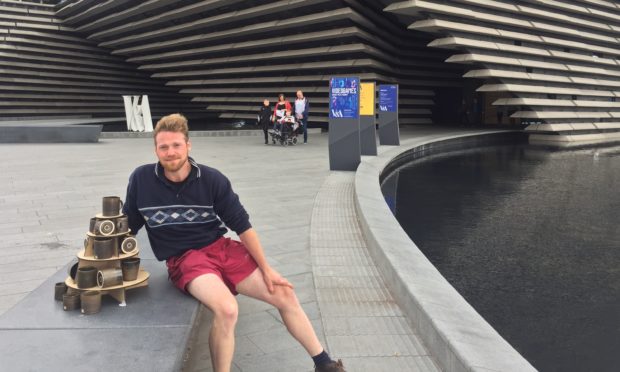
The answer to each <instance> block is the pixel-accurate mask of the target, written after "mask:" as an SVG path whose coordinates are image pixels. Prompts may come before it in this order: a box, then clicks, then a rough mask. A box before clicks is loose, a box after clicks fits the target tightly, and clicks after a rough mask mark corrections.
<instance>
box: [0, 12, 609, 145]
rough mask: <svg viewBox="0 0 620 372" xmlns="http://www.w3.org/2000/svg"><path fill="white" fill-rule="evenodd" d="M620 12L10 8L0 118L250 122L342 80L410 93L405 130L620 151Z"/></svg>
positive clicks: (321, 108)
mask: <svg viewBox="0 0 620 372" xmlns="http://www.w3.org/2000/svg"><path fill="white" fill-rule="evenodd" d="M619 37H620V5H618V4H616V3H615V2H611V1H606V0H581V1H577V0H573V1H555V0H520V1H500V0H488V1H487V0H485V1H481V0H455V1H418V0H408V1H390V0H382V1H370V0H281V1H274V0H262V1H261V0H253V1H249V0H226V1H216V0H212V1H198V0H194V1H190V0H150V1H143V2H135V1H127V0H109V1H97V0H66V1H53V0H50V1H41V2H34V1H32V2H30V1H16V0H1V1H0V49H1V51H0V59H1V60H2V68H1V69H0V84H1V85H0V115H1V116H2V117H40V116H43V117H47V116H52V115H57V116H59V115H67V114H68V113H69V112H70V113H71V114H83V115H91V116H95V117H122V116H123V104H122V100H121V98H120V95H122V94H129V93H130V94H149V95H150V97H153V98H151V107H152V110H153V112H154V114H153V116H154V117H157V116H158V115H159V114H163V113H167V112H170V111H182V112H184V113H187V114H189V115H190V116H191V115H192V114H194V115H196V116H200V115H202V116H204V117H207V116H209V117H210V119H209V120H222V121H223V120H254V119H255V117H256V112H257V110H258V108H259V105H260V104H261V102H262V100H263V99H264V98H269V99H271V100H275V97H276V96H277V94H278V93H284V94H286V95H287V96H288V97H289V98H291V99H292V98H293V95H294V93H295V91H296V90H298V89H301V90H303V91H304V92H305V94H306V96H307V97H309V99H310V100H311V102H312V105H311V113H310V122H311V123H313V124H314V125H326V122H327V112H328V79H329V77H330V76H333V75H345V74H346V75H352V76H359V77H360V78H361V79H362V80H366V81H375V82H377V83H396V84H399V85H400V111H399V112H400V115H401V120H400V122H401V124H404V125H408V124H431V123H435V124H455V123H459V122H460V123H461V124H503V125H510V124H512V125H515V126H518V125H523V126H525V127H526V130H527V131H529V132H531V133H532V134H533V135H532V138H534V139H536V138H540V137H541V136H543V137H544V138H546V139H551V140H555V141H573V140H575V139H584V140H599V139H614V138H620V120H618V117H620V102H616V99H617V98H618V97H620V89H619V87H620V59H619V58H620V57H619V56H620V45H619V41H620V39H619Z"/></svg>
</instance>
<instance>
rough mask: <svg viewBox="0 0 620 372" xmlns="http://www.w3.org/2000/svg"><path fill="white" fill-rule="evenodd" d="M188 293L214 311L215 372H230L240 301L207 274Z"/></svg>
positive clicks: (211, 346)
mask: <svg viewBox="0 0 620 372" xmlns="http://www.w3.org/2000/svg"><path fill="white" fill-rule="evenodd" d="M187 291H188V292H189V293H190V294H191V295H192V296H194V297H195V298H196V299H198V301H200V302H201V303H202V304H203V305H205V306H206V307H208V308H209V309H211V311H213V325H212V327H211V333H210V334H209V351H210V352H211V362H212V364H213V370H214V371H215V372H229V371H230V367H231V365H232V359H233V354H234V351H235V325H236V323H237V316H238V314H239V311H238V306H237V300H236V299H235V296H234V295H233V294H232V293H231V292H230V290H229V289H228V287H227V286H226V285H225V284H224V282H223V281H222V280H221V279H220V278H219V277H218V276H217V275H215V274H205V275H201V276H199V277H197V278H196V279H194V280H192V281H191V282H189V284H188V285H187Z"/></svg>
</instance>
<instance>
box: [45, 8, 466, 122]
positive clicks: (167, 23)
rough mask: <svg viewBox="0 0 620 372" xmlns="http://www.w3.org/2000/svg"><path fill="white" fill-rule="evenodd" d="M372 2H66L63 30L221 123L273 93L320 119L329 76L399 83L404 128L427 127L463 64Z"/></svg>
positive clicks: (249, 112)
mask: <svg viewBox="0 0 620 372" xmlns="http://www.w3.org/2000/svg"><path fill="white" fill-rule="evenodd" d="M383 7H384V4H382V3H380V2H377V1H370V0H283V1H247V0H245V1H241V0H227V1H180V0H158V1H147V2H131V1H130V2H128V1H108V2H103V3H102V2H100V1H97V0H82V1H71V2H65V3H63V4H62V5H61V6H58V7H57V12H56V15H57V16H58V17H60V18H61V19H62V20H63V25H65V26H70V27H73V28H75V29H76V30H77V31H78V32H80V33H82V34H83V35H84V36H86V37H88V39H89V40H92V41H94V42H96V43H97V45H98V46H99V47H102V48H109V49H110V50H111V51H112V54H113V55H114V56H118V57H119V58H124V59H126V60H127V61H128V62H131V63H135V64H137V65H138V66H139V69H140V70H141V71H144V72H148V73H149V74H151V76H152V77H154V78H159V79H164V80H165V81H166V82H167V85H168V86H169V87H173V88H174V89H176V90H177V91H178V92H181V93H183V94H186V95H188V97H191V98H192V99H193V101H194V102H198V103H200V104H201V105H202V107H203V108H204V109H205V110H206V111H208V112H213V113H217V114H218V115H219V116H220V117H221V118H234V119H255V118H256V113H257V111H258V109H259V105H260V104H261V102H262V100H263V99H264V98H269V99H271V100H272V101H273V100H275V99H276V97H277V94H278V93H280V92H283V93H285V94H286V95H287V96H288V98H289V99H291V100H292V99H294V94H295V91H296V90H297V89H302V90H303V91H304V93H305V95H306V96H307V97H309V99H310V100H311V111H310V121H311V122H314V123H324V124H326V123H327V114H328V79H329V77H330V76H331V75H342V74H347V75H355V76H360V77H361V79H362V80H372V81H376V82H378V83H397V84H400V87H401V97H400V98H401V101H400V102H401V111H400V112H401V114H402V118H401V123H404V124H416V123H431V118H432V110H433V108H434V104H435V102H434V95H435V89H437V88H440V87H455V88H460V85H461V82H462V78H461V75H462V67H461V66H458V65H450V64H446V63H443V61H444V60H445V58H446V57H447V56H448V55H447V54H446V53H445V51H442V50H436V49H432V48H428V47H426V44H428V42H430V41H431V39H429V38H428V37H426V36H424V35H423V34H422V33H418V32H414V31H408V30H407V29H406V28H405V27H404V25H402V24H400V23H398V21H397V20H396V17H394V16H393V15H391V14H390V13H386V12H383V10H382V9H383Z"/></svg>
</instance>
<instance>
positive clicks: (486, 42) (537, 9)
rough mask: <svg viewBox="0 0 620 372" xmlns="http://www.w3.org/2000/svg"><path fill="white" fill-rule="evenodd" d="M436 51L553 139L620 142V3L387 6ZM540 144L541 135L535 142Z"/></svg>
mask: <svg viewBox="0 0 620 372" xmlns="http://www.w3.org/2000/svg"><path fill="white" fill-rule="evenodd" d="M386 3H390V4H389V5H388V6H387V7H386V8H385V11H387V12H390V13H393V14H398V15H399V16H400V17H401V20H402V21H403V22H406V23H408V24H409V26H408V27H409V29H412V30H418V31H423V32H427V33H429V35H432V37H433V38H434V40H433V41H432V42H431V43H429V47H432V48H441V49H447V50H450V51H451V53H453V54H452V56H450V57H449V58H448V59H447V60H446V62H448V63H451V64H452V63H455V64H460V65H465V66H467V69H468V71H467V72H466V73H465V74H464V75H463V76H464V77H465V78H472V79H479V81H480V82H481V83H480V85H479V87H478V91H480V92H486V93H489V94H493V95H495V97H497V99H496V100H495V101H494V102H493V103H492V105H494V106H495V110H496V111H499V112H500V113H501V114H503V116H504V118H506V116H508V115H509V116H510V118H512V119H513V120H518V121H523V122H524V123H529V124H530V125H529V126H528V128H527V130H528V131H530V132H532V133H546V134H551V135H550V136H547V138H548V139H549V138H550V139H554V140H557V141H570V140H572V139H574V138H579V137H580V138H582V139H592V140H595V139H601V138H605V137H608V138H618V139H620V120H619V118H620V101H618V102H617V99H618V98H619V97H620V45H619V41H620V4H618V2H615V1H607V0H596V1H595V0H583V1H555V0H521V1H510V2H506V1H494V0H488V1H478V0H458V1H449V2H446V1H418V0H410V1H387V2H386ZM535 137H536V136H535Z"/></svg>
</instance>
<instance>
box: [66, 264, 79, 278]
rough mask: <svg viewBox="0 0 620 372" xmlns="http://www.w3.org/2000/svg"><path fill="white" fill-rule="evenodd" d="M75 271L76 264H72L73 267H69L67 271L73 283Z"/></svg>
mask: <svg viewBox="0 0 620 372" xmlns="http://www.w3.org/2000/svg"><path fill="white" fill-rule="evenodd" d="M77 269H78V263H77V262H76V263H74V264H73V265H71V267H70V268H69V270H68V274H69V276H70V277H71V279H73V280H74V281H75V277H76V275H77Z"/></svg>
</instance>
